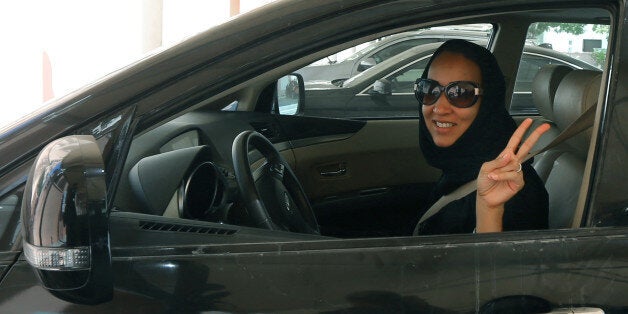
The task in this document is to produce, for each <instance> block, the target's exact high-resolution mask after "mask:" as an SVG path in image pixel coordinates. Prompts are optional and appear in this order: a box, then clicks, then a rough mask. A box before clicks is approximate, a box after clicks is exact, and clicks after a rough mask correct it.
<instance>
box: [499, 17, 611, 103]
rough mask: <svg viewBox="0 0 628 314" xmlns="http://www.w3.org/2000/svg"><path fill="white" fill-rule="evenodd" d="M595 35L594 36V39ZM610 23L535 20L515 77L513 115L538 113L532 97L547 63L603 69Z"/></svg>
mask: <svg viewBox="0 0 628 314" xmlns="http://www.w3.org/2000/svg"><path fill="white" fill-rule="evenodd" d="M592 38H594V39H592ZM607 44H608V26H605V25H597V24H578V23H562V24H561V23H533V24H531V25H530V27H529V29H528V39H527V42H526V46H525V48H524V52H523V54H522V57H521V60H520V61H519V68H518V70H517V76H516V80H515V86H514V92H513V95H512V99H511V102H510V114H512V115H538V114H539V111H538V110H537V108H536V106H535V105H534V103H533V101H532V81H533V80H534V76H535V75H536V74H537V72H538V71H539V70H540V69H541V68H542V67H543V66H545V65H548V64H560V65H565V66H568V67H570V68H573V69H589V70H596V69H597V70H600V69H601V68H602V66H603V65H604V62H605V58H606V46H607Z"/></svg>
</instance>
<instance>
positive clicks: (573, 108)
mask: <svg viewBox="0 0 628 314" xmlns="http://www.w3.org/2000/svg"><path fill="white" fill-rule="evenodd" d="M601 81H602V72H600V71H592V70H573V71H571V72H570V73H569V74H567V75H566V76H565V77H564V78H563V80H562V82H561V83H560V85H559V86H558V89H557V90H556V96H555V98H554V117H555V122H556V125H557V126H558V128H559V129H560V130H565V129H566V128H567V127H568V126H569V125H570V124H571V123H573V122H574V121H576V120H577V119H578V117H580V116H581V115H582V113H584V112H585V111H586V110H587V109H589V108H590V107H592V106H594V105H596V104H597V99H598V95H599V93H600V83H601ZM590 140H591V130H590V129H589V130H586V131H584V132H582V133H581V134H579V135H577V136H576V137H574V140H572V141H570V144H572V145H573V146H575V148H576V149H578V150H579V151H581V152H582V151H584V152H586V151H588V147H589V142H590Z"/></svg>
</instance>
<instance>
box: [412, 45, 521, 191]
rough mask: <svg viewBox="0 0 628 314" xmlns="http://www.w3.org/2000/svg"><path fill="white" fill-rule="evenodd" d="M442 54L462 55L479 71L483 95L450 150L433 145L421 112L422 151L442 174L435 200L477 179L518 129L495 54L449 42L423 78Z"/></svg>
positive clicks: (437, 53) (427, 68) (476, 46)
mask: <svg viewBox="0 0 628 314" xmlns="http://www.w3.org/2000/svg"><path fill="white" fill-rule="evenodd" d="M443 52H451V53H457V54H461V55H463V56H464V57H465V58H467V59H469V60H471V61H473V62H474V63H475V64H477V65H478V66H479V67H480V71H481V75H482V84H481V86H480V87H481V88H482V89H483V95H482V96H481V98H480V99H481V104H480V109H479V111H478V115H477V116H476V118H475V120H474V121H473V122H472V123H471V125H470V126H469V128H468V129H467V130H466V132H465V133H464V134H462V136H460V138H458V140H456V142H454V144H452V145H451V146H449V147H438V146H436V144H434V140H433V139H432V136H431V134H430V133H429V131H428V129H427V126H426V125H425V120H424V117H423V111H422V110H419V114H420V118H421V119H420V123H419V143H420V146H421V150H422V152H423V155H424V156H425V158H426V159H427V162H428V163H429V164H430V165H432V166H433V167H436V168H438V169H441V170H442V171H443V176H442V178H441V180H440V182H439V183H438V186H437V187H436V190H437V191H438V192H437V194H439V195H434V196H435V197H440V196H441V195H443V194H447V193H449V192H451V191H452V190H453V189H455V188H457V187H458V186H460V185H462V184H463V183H466V182H469V181H471V180H473V179H475V178H476V177H477V175H478V173H479V171H480V167H481V166H482V163H484V162H486V161H488V160H492V159H495V158H497V155H498V154H499V153H500V152H501V151H503V150H504V148H506V144H507V143H508V140H509V138H510V137H511V136H512V133H513V132H514V131H515V129H516V128H517V125H516V123H515V121H514V120H513V119H512V117H510V114H509V113H508V111H507V110H506V108H505V94H506V83H505V81H504V75H503V73H502V71H501V69H500V68H499V65H498V64H497V60H496V59H495V57H494V56H493V54H492V53H491V52H490V51H489V50H487V49H486V48H484V47H482V46H479V45H476V44H474V43H471V42H468V41H465V40H461V39H453V40H449V41H447V42H445V43H444V44H443V45H441V46H440V47H439V48H438V49H437V50H436V52H434V55H432V58H431V59H430V61H429V62H428V64H427V66H426V68H425V71H424V72H423V75H421V78H427V74H428V72H429V69H430V66H431V64H432V62H433V61H434V59H436V58H437V57H438V56H439V55H440V54H441V53H443ZM476 106H477V104H476Z"/></svg>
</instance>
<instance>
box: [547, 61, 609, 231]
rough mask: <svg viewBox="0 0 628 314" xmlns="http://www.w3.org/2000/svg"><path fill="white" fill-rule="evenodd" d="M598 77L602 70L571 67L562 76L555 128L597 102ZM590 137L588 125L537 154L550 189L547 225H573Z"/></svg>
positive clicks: (563, 128) (570, 120)
mask: <svg viewBox="0 0 628 314" xmlns="http://www.w3.org/2000/svg"><path fill="white" fill-rule="evenodd" d="M601 78H602V75H601V72H599V71H591V70H573V71H570V72H569V73H567V74H566V75H565V76H564V78H563V79H562V80H561V82H560V84H559V85H558V88H557V89H556V94H555V97H554V106H553V116H554V120H555V123H556V124H555V125H556V127H557V129H558V130H560V131H563V130H565V129H566V128H567V127H568V126H569V125H570V124H571V123H573V122H574V121H575V120H576V119H578V117H580V115H582V113H584V112H585V111H586V110H587V109H588V108H589V107H591V106H594V105H595V104H596V103H597V99H598V94H599V90H600V82H601ZM590 139H591V130H590V129H588V130H585V131H584V132H582V133H580V134H577V135H575V136H574V137H572V138H570V139H568V140H567V141H565V142H563V143H562V144H561V145H559V146H557V147H555V148H552V149H550V150H549V151H548V152H547V154H545V155H541V156H539V157H538V160H537V163H536V165H535V169H536V168H548V169H549V171H548V172H547V177H546V179H545V180H544V181H545V188H546V190H547V192H548V193H549V217H548V218H549V227H550V228H570V227H572V224H573V221H574V215H575V211H576V206H577V203H578V197H579V194H580V186H581V184H582V178H583V175H584V168H585V163H586V158H587V154H588V149H589V143H590ZM549 164H551V167H549Z"/></svg>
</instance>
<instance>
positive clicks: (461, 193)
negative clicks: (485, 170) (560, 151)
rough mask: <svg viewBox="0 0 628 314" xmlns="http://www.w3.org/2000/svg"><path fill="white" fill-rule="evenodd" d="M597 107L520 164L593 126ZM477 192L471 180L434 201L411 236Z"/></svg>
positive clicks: (584, 114)
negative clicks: (423, 224) (432, 218)
mask: <svg viewBox="0 0 628 314" xmlns="http://www.w3.org/2000/svg"><path fill="white" fill-rule="evenodd" d="M596 107H597V104H595V105H593V106H591V107H589V109H587V110H586V111H585V112H583V113H582V114H581V115H580V116H579V117H578V119H576V121H574V122H573V123H571V124H570V125H569V126H568V127H567V128H566V129H565V130H564V131H562V132H561V133H560V134H559V135H558V136H557V137H556V138H555V139H554V140H553V141H552V142H550V143H549V144H547V145H545V147H543V148H542V149H541V150H539V151H537V152H534V153H528V156H526V158H524V159H523V160H522V161H521V163H524V162H525V161H527V160H529V159H530V158H532V157H534V156H536V155H538V154H540V153H543V152H545V151H547V150H549V149H551V148H554V147H556V146H558V145H559V144H560V143H562V142H564V141H565V140H567V139H569V138H571V137H573V136H575V135H576V134H578V133H580V132H582V131H584V130H586V129H588V128H589V127H591V126H593V122H594V121H595V108H596ZM475 190H477V180H473V181H470V182H467V183H465V184H463V185H461V186H460V187H458V188H457V189H455V190H454V191H453V192H451V193H449V194H447V195H443V196H442V197H441V198H440V199H438V201H436V203H434V205H432V206H431V207H430V208H429V209H428V210H427V211H426V212H425V214H423V216H421V219H419V223H417V225H416V227H414V232H413V235H417V234H418V232H419V226H420V225H421V223H422V222H424V221H425V220H427V219H428V218H430V217H432V216H434V215H436V214H437V213H438V212H439V211H440V210H441V209H442V208H443V207H445V205H447V204H449V203H451V202H452V201H455V200H457V199H461V198H463V197H465V196H467V195H468V194H469V193H471V192H473V191H475Z"/></svg>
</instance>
